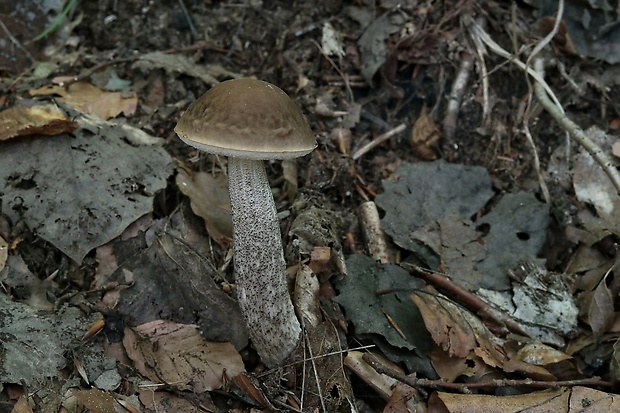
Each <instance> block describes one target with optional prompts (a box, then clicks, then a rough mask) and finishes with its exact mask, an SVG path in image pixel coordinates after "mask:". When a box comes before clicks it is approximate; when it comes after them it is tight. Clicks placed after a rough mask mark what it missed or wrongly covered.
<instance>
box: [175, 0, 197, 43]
mask: <svg viewBox="0 0 620 413" xmlns="http://www.w3.org/2000/svg"><path fill="white" fill-rule="evenodd" d="M178 1H179V6H180V7H181V11H182V12H183V17H185V20H186V21H187V25H188V26H189V31H190V32H191V33H192V38H193V39H194V41H197V40H198V39H200V34H199V33H198V30H196V26H194V21H193V20H192V16H190V14H189V12H188V11H187V8H186V7H185V2H184V1H183V0H178Z"/></svg>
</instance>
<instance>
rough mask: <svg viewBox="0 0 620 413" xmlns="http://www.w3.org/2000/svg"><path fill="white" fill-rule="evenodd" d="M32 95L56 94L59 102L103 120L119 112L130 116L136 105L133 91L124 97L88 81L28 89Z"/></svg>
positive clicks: (136, 100) (136, 98) (119, 93)
mask: <svg viewBox="0 0 620 413" xmlns="http://www.w3.org/2000/svg"><path fill="white" fill-rule="evenodd" d="M30 94H31V95H32V96H42V95H58V96H60V97H61V98H60V99H58V100H59V101H61V102H66V103H67V104H69V105H71V106H73V107H74V108H76V109H78V110H79V111H81V112H83V113H88V114H91V115H95V116H97V117H99V118H100V119H103V120H108V119H111V118H115V117H117V116H118V115H120V114H121V113H122V114H123V115H125V116H131V115H133V114H134V113H135V112H136V109H137V107H138V97H137V95H136V94H135V93H134V94H133V95H132V96H131V97H128V98H124V97H123V96H122V95H121V92H106V91H104V90H101V89H99V88H98V87H96V86H94V85H92V84H90V83H89V82H84V81H81V82H75V83H71V84H70V85H69V86H67V87H64V86H60V85H49V86H44V87H41V88H39V89H34V90H31V91H30Z"/></svg>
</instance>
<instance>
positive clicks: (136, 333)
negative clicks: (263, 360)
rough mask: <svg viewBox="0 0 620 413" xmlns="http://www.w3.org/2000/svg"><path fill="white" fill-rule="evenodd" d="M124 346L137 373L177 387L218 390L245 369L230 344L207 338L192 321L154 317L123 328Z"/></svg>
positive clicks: (200, 391)
mask: <svg viewBox="0 0 620 413" xmlns="http://www.w3.org/2000/svg"><path fill="white" fill-rule="evenodd" d="M123 345H124V346H125V350H126V351H127V355H128V356H129V358H130V359H132V360H133V362H134V366H135V367H136V369H137V370H138V371H139V372H140V373H142V374H143V375H144V376H146V377H148V378H149V379H150V380H152V381H154V382H155V383H166V384H168V385H171V386H173V387H175V388H177V389H179V390H191V391H194V392H196V393H203V392H205V391H211V390H215V389H219V388H221V387H222V385H223V383H224V380H225V378H226V377H228V378H231V377H234V376H236V375H237V374H239V373H241V372H243V371H245V369H244V365H243V361H242V360H241V356H240V355H239V353H238V352H237V350H235V347H234V346H233V345H232V344H230V343H213V342H208V341H206V340H205V339H204V338H203V337H202V336H201V335H200V332H199V330H198V326H196V325H193V324H176V323H173V322H171V321H165V320H157V321H152V322H149V323H146V324H142V325H140V326H138V327H135V328H133V329H131V328H126V329H125V337H124V339H123Z"/></svg>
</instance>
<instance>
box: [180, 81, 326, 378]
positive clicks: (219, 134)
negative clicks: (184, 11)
mask: <svg viewBox="0 0 620 413" xmlns="http://www.w3.org/2000/svg"><path fill="white" fill-rule="evenodd" d="M174 130H175V132H176V133H177V134H178V135H179V137H180V138H181V140H183V141H184V142H185V143H187V144H188V145H190V146H193V147H195V148H198V149H200V150H203V151H205V152H208V153H212V154H216V155H224V156H228V189H229V192H230V204H231V210H232V221H233V251H234V267H235V280H236V284H237V299H238V301H239V305H240V307H241V312H242V313H243V317H244V319H245V322H246V326H247V329H248V333H249V336H250V339H251V340H252V343H253V344H254V348H255V349H256V351H257V352H258V354H259V355H260V356H261V358H262V360H263V362H264V363H265V364H266V365H267V366H269V367H276V366H279V365H281V364H282V363H283V362H284V360H285V359H286V358H287V357H289V356H290V355H291V353H292V352H293V350H294V349H295V347H296V346H297V344H298V342H299V339H300V335H301V327H300V325H299V321H298V320H297V318H296V316H295V311H294V309H293V305H292V303H291V300H290V297H289V292H288V288H287V283H286V274H285V270H286V263H285V262H284V254H283V251H282V239H281V235H280V225H279V222H278V218H277V214H276V212H277V211H276V206H275V203H274V201H273V195H272V193H271V188H270V186H269V181H268V180H267V173H266V171H265V166H264V163H263V161H264V160H268V159H291V158H296V157H299V156H304V155H306V154H308V153H310V152H312V150H313V149H314V148H315V147H316V139H315V137H314V135H313V134H312V131H311V130H310V127H309V126H308V122H307V121H306V118H305V117H304V116H303V114H302V113H301V111H300V110H299V108H298V107H297V105H296V104H295V103H294V102H293V101H292V100H291V99H290V98H289V97H288V96H287V94H286V93H284V91H282V90H281V89H280V88H278V87H276V86H274V85H272V84H270V83H267V82H263V81H261V80H255V79H237V80H228V81H225V82H222V83H219V84H217V85H216V86H214V87H213V88H211V89H210V90H209V91H207V93H205V94H204V95H203V96H201V97H200V98H199V99H198V100H196V101H195V102H194V103H192V104H191V105H190V107H189V108H188V109H187V111H186V112H185V113H184V114H183V116H181V118H180V119H179V123H178V124H177V126H176V128H175V129H174Z"/></svg>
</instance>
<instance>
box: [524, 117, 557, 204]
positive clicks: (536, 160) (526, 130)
mask: <svg viewBox="0 0 620 413" xmlns="http://www.w3.org/2000/svg"><path fill="white" fill-rule="evenodd" d="M523 123H524V126H523V133H524V134H525V137H526V138H527V143H529V144H530V146H531V147H532V153H533V154H534V171H536V176H537V177H538V185H539V186H540V190H541V192H542V194H543V198H545V202H546V203H547V204H549V203H550V202H551V195H550V194H549V188H547V184H546V183H545V178H543V176H542V173H541V172H540V158H539V157H538V150H537V149H536V144H535V143H534V138H533V137H532V134H531V133H530V127H529V122H528V121H524V122H523Z"/></svg>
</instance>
